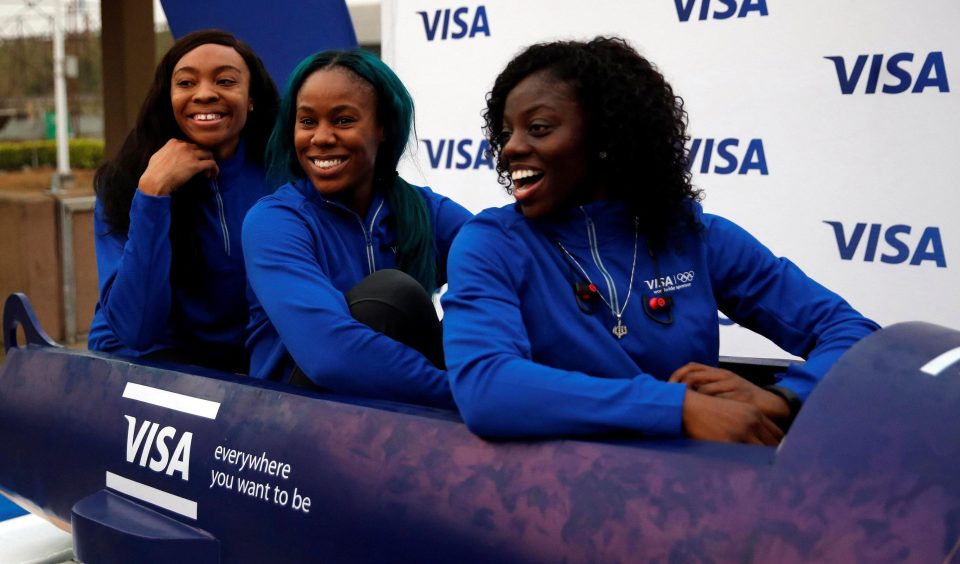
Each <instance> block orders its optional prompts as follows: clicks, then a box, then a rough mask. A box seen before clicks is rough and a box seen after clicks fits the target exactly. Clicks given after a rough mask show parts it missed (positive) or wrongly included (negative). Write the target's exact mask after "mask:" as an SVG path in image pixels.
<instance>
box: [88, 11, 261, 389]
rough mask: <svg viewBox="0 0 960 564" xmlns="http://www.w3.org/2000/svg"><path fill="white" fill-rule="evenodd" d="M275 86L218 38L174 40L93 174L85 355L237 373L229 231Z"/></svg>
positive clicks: (235, 269) (250, 185)
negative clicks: (124, 132) (91, 289)
mask: <svg viewBox="0 0 960 564" xmlns="http://www.w3.org/2000/svg"><path fill="white" fill-rule="evenodd" d="M277 102H278V95H277V89H276V87H275V86H274V85H273V81H272V80H271V79H270V75H269V74H267V71H266V69H265V68H264V66H263V63H262V62H261V61H260V59H259V58H258V57H257V55H256V54H255V53H254V52H253V51H252V50H251V49H250V47H248V46H247V45H246V44H245V43H243V42H242V41H240V40H238V39H236V38H235V37H234V36H232V35H230V34H229V33H227V32H224V31H220V30H203V31H197V32H194V33H191V34H189V35H186V36H184V37H183V38H181V39H180V40H178V41H177V42H176V43H174V45H173V46H172V47H171V48H170V50H169V51H168V52H167V54H166V55H164V57H163V59H162V60H161V61H160V64H159V65H158V66H157V70H156V73H155V75H154V80H153V84H152V85H151V87H150V91H149V92H148V93H147V98H146V100H145V101H144V103H143V106H142V107H141V108H140V114H139V116H138V117H137V122H136V125H135V126H134V129H133V130H132V131H131V132H130V134H129V135H128V136H127V138H126V140H125V141H124V143H123V146H122V147H121V149H120V152H119V154H118V155H117V156H116V157H115V158H114V159H112V160H111V161H109V162H107V163H106V164H104V165H103V166H101V167H100V169H99V170H98V171H97V174H96V178H95V180H94V184H95V187H96V192H97V205H96V210H95V215H94V222H95V223H94V230H95V242H96V250H97V269H98V272H99V277H100V299H99V301H98V302H97V309H96V313H95V314H94V318H93V324H92V327H91V328H90V337H89V346H90V348H91V349H93V350H98V351H105V352H111V353H115V354H118V355H122V356H129V357H150V358H160V359H166V360H176V361H181V362H186V363H191V364H199V365H203V366H208V367H214V368H219V369H223V370H228V371H232V372H246V370H247V362H246V354H245V353H244V350H243V341H244V332H245V327H246V323H247V319H248V316H247V311H248V308H247V301H246V273H245V271H244V266H243V254H242V251H241V250H240V226H241V223H242V221H243V218H244V216H245V215H246V213H247V210H249V209H250V207H251V206H252V205H253V204H254V202H256V201H257V200H258V199H259V198H261V197H262V196H264V195H266V194H267V185H266V179H265V172H264V168H263V165H262V162H263V151H264V146H265V145H266V141H267V136H268V135H269V134H270V128H271V127H272V126H273V121H274V119H275V116H276V111H277Z"/></svg>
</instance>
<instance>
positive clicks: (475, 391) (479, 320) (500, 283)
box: [443, 201, 878, 437]
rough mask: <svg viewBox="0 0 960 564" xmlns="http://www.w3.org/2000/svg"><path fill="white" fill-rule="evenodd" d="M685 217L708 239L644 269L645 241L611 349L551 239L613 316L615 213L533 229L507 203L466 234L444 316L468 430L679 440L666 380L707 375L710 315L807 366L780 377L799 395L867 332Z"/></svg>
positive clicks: (608, 207) (622, 270)
mask: <svg viewBox="0 0 960 564" xmlns="http://www.w3.org/2000/svg"><path fill="white" fill-rule="evenodd" d="M696 214H697V218H698V219H699V220H700V221H701V222H702V224H703V229H702V230H701V231H699V232H690V233H688V234H687V235H684V236H682V238H681V239H680V240H679V241H677V243H678V244H677V245H673V244H672V243H671V246H669V248H668V249H666V250H663V251H660V252H658V253H657V254H656V257H655V259H654V258H653V257H652V255H651V253H649V252H648V251H647V244H646V242H645V240H644V237H643V235H642V234H641V235H640V238H639V249H638V258H637V267H636V275H635V280H634V284H633V292H632V294H631V295H630V299H629V302H628V303H627V306H626V310H625V312H624V315H623V323H624V325H626V327H627V329H628V333H627V335H626V336H624V338H623V339H622V340H618V339H617V338H616V337H614V335H613V333H612V332H611V329H612V328H613V326H614V325H615V318H614V316H613V314H612V312H611V309H610V307H608V306H607V305H606V304H604V303H603V302H601V301H600V300H599V299H597V298H594V299H592V300H589V304H592V305H590V306H589V307H586V309H587V310H588V311H587V312H585V311H583V310H582V309H581V307H580V306H578V303H577V299H576V297H575V295H574V292H573V289H574V284H575V283H576V282H577V281H581V280H583V278H584V277H583V275H582V274H581V273H580V271H579V269H578V268H577V267H576V266H575V265H574V264H573V261H571V260H570V259H569V258H567V257H566V256H565V254H564V253H563V251H562V250H561V249H560V246H559V245H558V244H557V242H558V241H559V242H560V243H561V244H562V245H563V246H564V247H565V248H566V249H567V250H568V251H569V252H570V253H571V254H572V255H573V256H574V257H575V259H576V261H577V262H579V263H580V265H581V266H582V267H583V269H585V270H586V272H587V274H588V275H589V278H590V279H591V280H592V281H593V282H594V283H595V284H596V286H597V288H598V290H599V292H600V293H601V294H602V295H603V296H604V298H605V299H606V300H607V302H610V303H611V304H613V305H614V306H615V307H617V309H618V310H619V308H620V307H623V304H624V302H625V300H626V298H627V294H628V288H627V286H628V281H629V280H630V267H631V264H632V260H633V252H634V219H633V217H632V216H630V215H629V213H628V212H627V210H626V208H625V206H623V205H622V204H620V203H618V202H612V201H603V202H595V203H591V204H589V205H586V206H582V207H580V208H575V209H572V210H568V211H566V212H562V213H561V217H559V218H554V219H551V220H540V221H530V220H526V219H524V218H523V216H522V215H521V214H520V212H519V211H518V210H517V209H516V208H515V206H513V205H511V206H507V207H504V208H500V209H492V210H487V211H485V212H483V213H481V214H479V215H478V216H477V217H476V218H475V219H474V220H472V221H470V222H469V223H468V224H467V225H466V226H464V228H463V230H462V231H461V233H460V236H459V237H458V238H457V241H456V243H455V244H454V246H453V249H452V250H451V253H450V259H449V261H450V266H449V280H450V290H449V291H448V292H447V294H446V295H445V296H444V298H443V306H444V313H445V315H444V345H445V353H446V360H447V366H448V370H449V377H450V382H451V389H452V392H453V395H454V398H455V399H456V402H457V405H458V406H459V408H460V410H461V413H462V414H463V417H464V420H465V421H466V423H467V425H468V427H469V428H470V429H471V430H473V431H474V432H476V433H478V434H480V435H485V436H500V437H510V436H556V435H581V434H592V433H601V432H610V431H616V430H632V431H638V432H641V433H649V434H662V435H679V434H681V432H682V425H681V415H682V407H683V399H684V393H685V391H686V386H685V385H684V384H670V383H667V382H665V380H666V379H668V378H669V377H670V374H672V373H673V371H674V370H676V369H677V368H679V367H681V366H683V365H684V364H686V363H687V362H690V361H696V362H700V363H703V364H707V365H712V366H716V365H717V362H718V355H719V327H718V314H717V310H718V309H719V310H720V311H722V312H723V313H724V314H726V315H727V316H728V317H729V318H730V319H732V320H734V321H736V322H737V323H739V324H741V325H743V326H745V327H747V328H749V329H752V330H754V331H756V332H758V333H760V334H762V335H764V336H766V337H768V338H769V339H771V340H772V341H773V342H775V343H776V344H777V345H779V346H780V347H782V348H783V349H785V350H787V351H789V352H790V353H792V354H795V355H798V356H802V357H805V358H806V359H807V362H806V363H803V364H794V365H791V366H790V368H789V369H788V370H787V371H786V373H785V374H783V375H782V377H783V378H782V381H781V382H780V385H782V386H784V387H787V388H789V389H791V390H793V391H794V392H796V393H797V394H798V395H799V396H800V398H801V399H805V398H806V397H807V395H808V394H809V393H810V391H811V390H812V389H813V387H814V385H816V383H817V382H818V381H819V380H820V378H821V377H822V376H823V375H824V374H825V373H826V372H827V370H829V368H830V367H831V366H832V365H833V363H834V362H835V361H836V360H837V358H838V357H839V356H840V355H841V354H843V352H845V351H846V350H847V349H848V348H850V346H851V345H853V344H854V343H855V342H857V341H858V340H859V339H861V338H862V337H864V336H865V335H867V334H869V333H870V332H872V331H874V330H875V329H877V328H878V326H877V325H876V324H875V323H874V322H872V321H869V320H867V319H865V318H864V317H862V316H861V315H860V314H859V313H857V312H856V311H855V310H854V309H853V308H852V307H850V305H849V304H847V303H846V302H845V301H844V300H843V299H841V298H840V297H839V296H837V295H836V294H834V293H833V292H831V291H829V290H827V289H826V288H824V287H823V286H821V285H820V284H818V283H816V282H815V281H813V280H811V279H810V278H808V277H807V276H806V275H805V274H804V273H803V272H802V271H801V270H800V269H799V268H798V267H797V266H796V265H794V264H793V263H791V262H790V261H788V260H786V259H782V258H777V257H775V256H774V255H773V254H772V253H771V252H770V251H769V250H768V249H767V248H766V247H764V246H763V245H762V244H760V243H759V242H758V241H757V240H756V239H754V238H753V237H752V236H751V235H750V234H748V233H747V232H746V231H744V230H743V229H741V228H740V227H738V226H737V225H735V224H733V223H731V222H730V221H728V220H725V219H723V218H721V217H717V216H714V215H709V214H703V212H702V210H701V208H700V206H699V205H697V206H696ZM655 296H670V297H672V298H673V299H674V305H673V307H672V312H671V313H672V316H673V323H672V324H669V325H666V324H661V323H658V322H656V321H654V320H653V319H651V317H650V316H648V315H647V314H646V313H645V312H644V308H643V305H642V301H643V300H646V299H650V298H652V297H655ZM661 313H662V312H661ZM658 315H659V314H658ZM664 318H665V317H664Z"/></svg>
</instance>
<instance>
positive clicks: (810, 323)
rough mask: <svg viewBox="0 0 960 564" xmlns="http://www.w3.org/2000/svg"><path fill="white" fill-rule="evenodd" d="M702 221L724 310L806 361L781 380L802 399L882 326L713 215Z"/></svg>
mask: <svg viewBox="0 0 960 564" xmlns="http://www.w3.org/2000/svg"><path fill="white" fill-rule="evenodd" d="M704 220H705V221H704V224H705V229H706V233H705V238H706V242H707V260H708V261H709V268H710V276H711V281H712V284H713V291H714V295H715V296H716V298H717V304H718V305H719V308H720V311H722V312H723V313H724V314H726V315H727V316H728V317H729V318H730V319H732V320H733V321H736V322H737V323H738V324H740V325H742V326H744V327H746V328H748V329H750V330H752V331H755V332H757V333H759V334H761V335H763V336H764V337H767V338H768V339H770V340H771V341H773V342H774V343H776V344H777V345H778V346H780V347H781V348H782V349H784V350H786V351H787V352H789V353H791V354H794V355H796V356H800V357H803V358H805V359H806V362H805V363H795V364H792V365H791V366H790V367H789V368H788V369H787V372H786V373H785V374H783V375H782V378H783V379H782V381H781V382H780V385H782V386H784V387H786V388H789V389H791V390H792V391H793V392H794V393H796V394H797V395H798V396H799V397H800V399H802V400H805V399H806V398H807V396H809V395H810V392H811V391H812V390H813V387H814V386H815V385H816V384H817V382H819V381H820V380H821V379H822V378H823V376H824V375H825V374H826V373H827V371H829V370H830V368H831V367H832V366H833V364H834V363H835V362H836V361H837V359H839V358H840V356H841V355H843V353H845V352H846V351H847V350H848V349H849V348H850V347H851V346H853V345H854V343H856V342H857V341H859V340H860V339H862V338H863V337H865V336H867V335H869V334H870V333H872V332H873V331H875V330H877V329H879V326H878V325H877V324H876V323H874V322H873V321H871V320H869V319H866V318H865V317H863V316H862V315H860V313H858V312H857V311H856V310H855V309H853V307H851V306H850V304H848V303H847V302H846V301H844V300H843V298H841V297H840V296H838V295H837V294H835V293H833V292H831V291H830V290H828V289H826V288H824V287H823V286H821V285H820V284H818V283H817V282H816V281H814V280H813V279H811V278H810V277H808V276H807V275H806V274H804V273H803V271H802V270H800V268H799V267H797V266H796V265H795V264H793V263H792V262H790V261H789V260H787V259H785V258H778V257H776V256H775V255H774V254H773V253H772V252H770V250H769V249H767V248H766V247H765V246H763V244H761V243H760V242H759V241H757V240H756V239H755V238H754V237H753V236H752V235H750V234H749V233H747V232H746V231H745V230H744V229H742V228H741V227H739V226H737V225H736V224H734V223H732V222H730V221H728V220H726V219H723V218H720V217H716V216H704Z"/></svg>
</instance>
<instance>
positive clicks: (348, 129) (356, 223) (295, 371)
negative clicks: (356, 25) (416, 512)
mask: <svg viewBox="0 0 960 564" xmlns="http://www.w3.org/2000/svg"><path fill="white" fill-rule="evenodd" d="M412 126H413V100H412V99H411V98H410V94H409V93H408V92H407V90H406V88H404V86H403V84H402V83H401V82H400V79H399V78H397V76H396V75H395V74H394V73H393V71H391V70H390V68H389V67H387V66H386V65H385V64H383V62H381V61H380V60H379V59H377V58H376V57H375V56H373V55H372V54H370V53H367V52H364V51H360V50H353V51H328V52H323V53H319V54H317V55H314V56H311V57H308V58H307V59H305V60H304V61H303V62H301V63H300V65H299V66H298V67H297V68H296V69H295V70H294V71H293V74H292V75H291V78H290V84H289V86H288V88H287V91H286V93H285V94H284V97H283V101H282V102H281V104H280V116H279V118H278V120H277V126H276V128H274V131H273V133H272V135H271V137H270V145H269V148H268V151H267V155H268V162H269V165H270V174H271V177H275V178H276V179H277V180H278V181H279V182H281V183H282V182H286V184H284V185H283V186H281V187H280V188H279V189H277V191H276V192H275V193H274V194H273V195H271V196H269V197H267V198H264V199H263V200H261V201H260V202H259V203H257V205H256V206H254V208H253V209H252V210H250V213H249V214H248V215H247V219H246V221H245V222H244V224H243V245H244V249H243V250H244V255H245V256H246V260H247V274H248V277H249V280H250V289H251V293H250V295H251V310H250V317H251V324H250V325H251V329H252V331H251V334H250V337H249V340H248V341H247V346H248V349H249V350H250V353H251V358H250V374H251V376H254V377H257V378H267V379H272V380H280V381H284V382H291V383H294V384H300V385H306V386H319V387H322V388H325V389H328V390H332V391H334V392H340V393H347V394H355V395H364V396H372V397H380V398H389V399H395V400H401V401H406V402H412V403H422V404H429V405H435V406H441V407H451V406H452V400H451V398H450V389H449V386H448V385H447V379H446V372H445V371H444V369H443V368H444V360H443V350H442V345H441V335H440V324H439V321H438V320H437V317H436V314H435V312H434V308H433V305H432V303H431V301H430V298H429V293H432V292H433V291H434V290H435V289H436V288H437V287H439V286H441V285H443V284H444V283H445V282H446V259H447V252H448V250H449V249H450V244H451V242H452V241H453V238H454V236H455V235H456V234H457V232H458V231H459V230H460V226H461V225H462V224H463V223H464V222H465V221H466V220H467V218H468V217H469V216H470V214H469V212H467V211H466V210H465V209H464V208H463V207H461V206H460V205H458V204H457V203H455V202H453V201H452V200H450V199H449V198H445V197H442V196H439V195H437V194H435V193H433V192H432V191H431V190H429V189H427V188H421V187H415V186H411V185H410V184H407V182H406V181H404V180H403V179H402V178H400V176H398V175H397V172H396V167H397V162H398V161H399V160H400V157H401V155H402V154H403V152H404V151H405V149H406V146H407V140H408V139H409V137H410V131H411V129H412Z"/></svg>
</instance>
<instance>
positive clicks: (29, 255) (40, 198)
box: [0, 192, 97, 343]
mask: <svg viewBox="0 0 960 564" xmlns="http://www.w3.org/2000/svg"><path fill="white" fill-rule="evenodd" d="M78 195H87V194H69V196H71V197H74V196H78ZM59 208H60V197H58V196H53V195H50V194H43V193H35V192H0V299H2V300H6V297H7V296H8V295H10V294H11V293H13V292H23V293H24V294H26V295H27V297H28V298H30V302H31V303H32V304H33V308H34V310H35V311H36V313H37V318H38V319H39V321H40V324H41V325H42V326H43V328H44V330H46V331H47V333H49V334H50V336H51V337H53V338H54V339H55V340H57V341H60V342H63V340H64V338H65V336H66V333H67V332H66V325H65V322H64V312H65V308H64V293H63V256H62V253H61V250H60V223H59V219H58V213H59V212H58V210H59ZM70 231H71V234H72V249H69V250H71V251H72V253H73V262H74V264H75V267H74V268H73V269H72V272H73V275H74V280H75V284H76V300H75V311H76V333H77V335H78V339H77V340H78V341H79V342H81V343H82V342H84V341H85V338H86V337H85V336H86V333H87V330H88V328H89V327H90V321H91V319H92V318H93V309H94V306H95V305H96V300H97V271H96V256H95V254H94V247H93V213H92V212H90V211H81V212H76V213H74V214H72V226H71V229H70Z"/></svg>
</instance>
